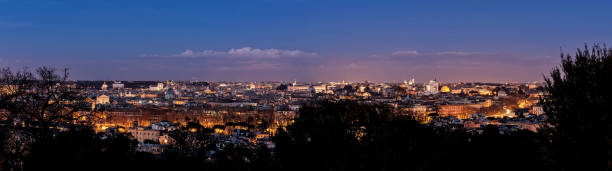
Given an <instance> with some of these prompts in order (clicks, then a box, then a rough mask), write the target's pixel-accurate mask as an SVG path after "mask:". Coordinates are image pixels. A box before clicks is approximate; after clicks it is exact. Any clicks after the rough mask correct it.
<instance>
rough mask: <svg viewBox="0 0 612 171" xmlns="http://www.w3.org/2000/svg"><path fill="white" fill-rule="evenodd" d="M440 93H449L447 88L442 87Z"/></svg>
mask: <svg viewBox="0 0 612 171" xmlns="http://www.w3.org/2000/svg"><path fill="white" fill-rule="evenodd" d="M440 92H442V93H448V92H450V88H448V86H442V88H441V89H440Z"/></svg>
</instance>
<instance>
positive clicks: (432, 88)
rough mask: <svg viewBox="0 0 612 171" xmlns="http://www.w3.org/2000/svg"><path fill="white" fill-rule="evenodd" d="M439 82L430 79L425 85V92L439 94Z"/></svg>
mask: <svg viewBox="0 0 612 171" xmlns="http://www.w3.org/2000/svg"><path fill="white" fill-rule="evenodd" d="M438 86H439V84H438V82H436V80H429V83H428V84H427V85H425V94H426V95H430V94H438Z"/></svg>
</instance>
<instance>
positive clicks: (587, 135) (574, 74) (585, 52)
mask: <svg viewBox="0 0 612 171" xmlns="http://www.w3.org/2000/svg"><path fill="white" fill-rule="evenodd" d="M561 58H562V61H561V66H560V68H554V69H553V71H552V72H551V73H550V77H546V90H547V91H548V93H549V95H548V96H546V98H545V99H544V101H543V102H544V111H545V112H546V114H547V115H548V117H549V121H550V124H552V126H553V129H552V130H554V137H555V138H554V139H553V140H552V142H553V145H554V147H555V148H556V149H555V152H556V154H555V155H554V156H556V157H557V158H556V159H557V160H558V164H560V165H562V166H563V167H565V168H567V169H568V170H609V169H610V167H611V166H610V164H611V160H610V159H611V156H612V153H611V149H612V145H611V144H612V139H611V135H612V122H611V121H612V117H611V115H610V114H611V113H612V108H611V107H610V104H612V88H611V87H612V49H609V48H607V47H605V46H604V47H602V46H600V45H597V44H596V45H594V46H593V47H592V48H591V49H589V47H588V46H586V45H585V48H584V49H578V50H577V52H576V54H575V55H574V56H573V57H572V56H571V55H569V54H561Z"/></svg>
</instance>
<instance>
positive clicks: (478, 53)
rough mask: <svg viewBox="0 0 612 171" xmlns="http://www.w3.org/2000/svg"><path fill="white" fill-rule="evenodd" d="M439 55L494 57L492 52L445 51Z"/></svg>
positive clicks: (438, 53)
mask: <svg viewBox="0 0 612 171" xmlns="http://www.w3.org/2000/svg"><path fill="white" fill-rule="evenodd" d="M436 54H437V55H454V56H470V55H494V54H495V53H490V52H464V51H445V52H437V53H436Z"/></svg>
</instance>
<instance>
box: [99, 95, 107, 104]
mask: <svg viewBox="0 0 612 171" xmlns="http://www.w3.org/2000/svg"><path fill="white" fill-rule="evenodd" d="M109 103H110V98H109V97H108V96H107V95H104V94H103V95H100V96H98V97H97V98H96V104H109Z"/></svg>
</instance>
